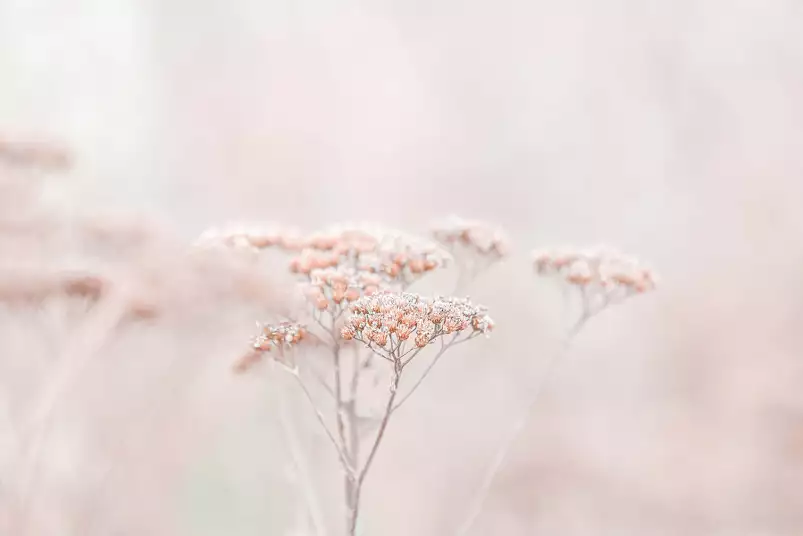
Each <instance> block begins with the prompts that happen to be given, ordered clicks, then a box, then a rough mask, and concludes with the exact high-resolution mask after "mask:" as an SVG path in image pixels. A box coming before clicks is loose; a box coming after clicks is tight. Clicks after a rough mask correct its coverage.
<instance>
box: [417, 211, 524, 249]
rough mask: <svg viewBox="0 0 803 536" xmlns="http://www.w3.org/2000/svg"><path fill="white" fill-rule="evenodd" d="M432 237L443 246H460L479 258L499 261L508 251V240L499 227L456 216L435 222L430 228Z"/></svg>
mask: <svg viewBox="0 0 803 536" xmlns="http://www.w3.org/2000/svg"><path fill="white" fill-rule="evenodd" d="M432 235H433V236H434V237H435V239H436V240H438V241H439V242H441V243H443V244H448V245H450V246H453V247H454V246H457V245H460V246H462V247H464V248H465V249H468V250H470V251H472V252H473V253H474V254H476V255H479V256H487V257H491V258H496V259H501V258H502V257H504V256H506V255H507V253H508V250H509V249H510V246H509V241H508V238H507V236H506V235H505V233H504V232H503V231H502V229H501V228H500V227H498V226H494V225H491V224H489V223H485V222H481V221H473V220H467V219H463V218H459V217H457V216H450V217H449V218H446V219H444V220H443V221H440V222H436V223H435V224H434V225H433V226H432Z"/></svg>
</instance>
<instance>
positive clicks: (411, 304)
mask: <svg viewBox="0 0 803 536" xmlns="http://www.w3.org/2000/svg"><path fill="white" fill-rule="evenodd" d="M348 326H349V329H348V330H346V331H345V333H347V334H348V336H350V337H352V338H354V339H356V340H361V341H363V342H365V343H366V344H367V343H370V342H373V343H374V344H377V345H379V346H380V347H384V346H385V345H386V344H387V343H390V346H391V347H393V346H394V345H396V344H400V343H399V341H405V340H407V339H408V338H409V337H410V335H411V334H412V333H413V332H415V344H416V346H418V347H424V346H426V345H427V344H429V343H430V342H432V340H434V339H435V338H437V337H439V336H441V335H444V334H448V333H456V332H460V331H463V330H466V329H469V328H470V329H471V330H472V332H478V333H488V332H489V331H490V330H491V329H492V327H493V322H492V321H491V319H490V318H489V317H488V315H487V314H486V312H485V309H484V308H483V307H479V306H475V305H473V304H471V302H470V301H469V300H467V299H460V298H443V297H438V298H424V297H421V296H419V295H417V294H411V293H406V292H402V293H396V292H389V291H385V292H380V293H378V294H375V295H373V296H366V297H363V298H360V299H359V300H357V301H356V302H355V303H354V304H353V305H352V306H351V316H350V318H349V322H348ZM394 339H396V341H394Z"/></svg>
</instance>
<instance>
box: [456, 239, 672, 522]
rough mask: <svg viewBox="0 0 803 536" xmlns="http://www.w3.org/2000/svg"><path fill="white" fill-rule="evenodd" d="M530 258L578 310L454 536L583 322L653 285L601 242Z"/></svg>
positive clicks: (473, 514) (648, 273)
mask: <svg viewBox="0 0 803 536" xmlns="http://www.w3.org/2000/svg"><path fill="white" fill-rule="evenodd" d="M533 259H534V268H535V272H536V274H538V275H539V276H542V277H549V278H554V279H556V280H557V281H558V283H559V284H560V285H561V286H562V287H563V290H564V292H565V293H564V296H565V297H566V298H567V299H566V302H567V303H566V305H567V306H569V307H570V306H571V302H572V299H573V298H576V299H577V301H579V304H580V307H579V309H580V311H579V314H577V315H576V316H577V317H576V318H575V319H574V320H573V322H572V323H571V326H570V327H569V328H568V330H567V332H566V335H565V337H564V340H563V343H562V345H561V347H560V349H559V350H558V351H557V352H556V353H555V354H553V355H552V357H551V358H550V360H549V362H548V364H547V368H546V371H545V372H544V374H542V375H541V377H540V379H539V382H538V384H537V385H535V386H534V388H533V390H532V393H531V395H530V400H529V402H528V403H527V405H526V406H525V410H524V412H523V413H522V415H521V416H520V417H519V418H518V419H517V420H516V421H515V422H514V424H513V426H512V427H511V429H510V431H509V433H508V434H507V435H506V436H505V437H504V438H503V440H502V442H501V443H500V445H499V447H498V449H497V451H496V453H495V455H494V457H493V459H492V461H491V464H490V465H489V466H488V469H487V470H486V472H485V474H484V475H483V478H482V480H481V483H480V485H479V486H478V488H477V490H476V492H475V494H474V497H473V500H472V502H471V505H470V507H469V510H468V513H467V515H466V517H465V518H464V520H463V522H462V523H461V525H460V526H459V528H458V530H457V532H456V534H457V535H458V536H466V535H467V534H469V532H470V531H471V529H472V527H473V526H474V522H475V521H476V520H477V518H478V517H479V515H480V513H481V512H482V508H483V505H484V504H485V501H486V499H487V497H488V495H489V493H490V490H491V486H492V484H493V481H494V479H495V477H496V476H497V475H498V473H499V471H500V470H501V468H502V465H503V464H504V462H505V459H506V458H507V455H508V453H509V452H510V448H511V447H512V446H513V443H514V442H515V440H516V439H517V438H518V437H519V436H520V435H521V433H522V432H523V431H524V428H525V426H526V425H527V422H528V421H529V418H530V415H531V414H532V411H533V409H534V407H535V406H536V403H537V402H538V400H539V398H540V395H541V392H542V390H543V387H544V385H545V384H546V382H547V381H548V379H549V378H550V376H551V374H552V371H553V370H554V368H555V365H556V363H557V362H558V361H560V359H561V358H562V357H563V356H564V355H565V354H566V353H567V352H568V350H569V348H570V346H571V344H572V342H573V341H574V339H575V337H577V335H578V334H579V333H580V331H581V330H582V329H583V327H584V326H585V325H586V323H587V322H588V321H589V320H590V319H591V318H592V317H594V316H595V315H598V314H599V313H601V312H602V311H604V310H605V309H606V308H607V307H609V306H611V305H614V304H618V303H621V302H623V301H624V300H626V299H628V298H630V297H632V296H635V295H638V294H643V293H645V292H647V291H650V290H653V289H654V288H655V285H656V276H655V274H654V273H653V272H652V270H650V269H648V268H645V267H643V266H642V265H641V264H640V263H639V262H638V261H637V260H636V259H633V258H629V257H626V256H623V255H621V254H620V253H618V252H616V251H615V250H613V249H609V248H605V247H597V248H593V249H589V250H578V249H571V248H569V249H565V250H561V251H557V252H549V251H543V252H542V251H537V252H535V253H534V254H533Z"/></svg>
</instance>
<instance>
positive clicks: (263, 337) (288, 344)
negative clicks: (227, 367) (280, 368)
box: [234, 322, 307, 372]
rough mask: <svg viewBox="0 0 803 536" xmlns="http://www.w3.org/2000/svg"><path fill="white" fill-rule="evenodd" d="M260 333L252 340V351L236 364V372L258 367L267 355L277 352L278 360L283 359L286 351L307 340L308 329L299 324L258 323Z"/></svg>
mask: <svg viewBox="0 0 803 536" xmlns="http://www.w3.org/2000/svg"><path fill="white" fill-rule="evenodd" d="M257 327H258V328H259V333H258V334H257V335H256V336H255V337H254V338H253V339H251V350H250V351H249V352H247V353H246V354H245V355H244V356H243V357H241V358H240V359H239V360H238V361H237V362H236V363H235V364H234V370H235V371H236V372H245V371H247V370H248V369H250V368H251V367H253V366H254V365H256V364H257V363H258V362H259V361H260V360H261V359H262V357H263V355H264V354H265V353H268V352H273V351H274V350H276V351H277V353H278V356H277V358H281V357H283V355H284V353H285V351H286V350H289V349H292V348H295V347H296V346H297V345H298V344H300V343H301V342H303V341H305V340H306V338H307V328H306V326H304V325H303V324H299V323H297V322H281V323H279V324H261V323H259V322H257Z"/></svg>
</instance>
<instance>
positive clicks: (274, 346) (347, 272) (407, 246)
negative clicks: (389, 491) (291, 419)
mask: <svg viewBox="0 0 803 536" xmlns="http://www.w3.org/2000/svg"><path fill="white" fill-rule="evenodd" d="M228 229H230V230H229V231H225V232H219V231H212V232H207V233H204V235H203V236H202V239H201V240H200V242H199V243H200V244H203V245H209V244H217V245H224V246H230V247H235V248H241V247H246V248H249V249H254V250H262V249H265V248H274V247H275V248H278V249H280V250H283V251H287V252H291V253H295V255H294V256H293V257H292V258H291V259H290V261H289V271H290V272H291V273H293V274H295V275H296V276H297V277H299V279H300V280H301V282H300V291H301V294H302V295H303V296H304V297H305V299H306V301H307V304H308V305H307V308H306V309H305V310H302V311H301V312H300V313H299V314H300V315H301V316H306V317H308V318H309V319H310V320H311V322H312V324H314V325H315V326H316V329H318V330H319V333H317V334H316V333H312V332H311V331H310V330H309V329H307V327H306V326H304V325H302V324H299V323H298V322H297V321H284V322H279V323H274V324H259V329H260V332H259V333H258V334H257V336H256V337H255V338H254V340H253V344H252V348H251V349H250V350H249V352H247V353H246V354H245V355H244V356H243V357H242V358H241V359H240V360H238V361H237V362H236V363H235V365H234V369H235V371H237V372H245V371H247V370H250V369H251V368H253V366H254V365H256V364H257V363H259V362H260V361H262V359H263V357H265V356H271V357H273V358H274V359H273V362H274V363H277V364H279V365H280V366H281V367H282V368H283V370H285V371H286V372H288V373H289V374H290V375H291V376H293V378H295V380H296V382H297V383H298V385H299V386H300V388H301V390H302V392H303V393H304V395H305V397H306V399H307V400H308V401H309V402H310V404H312V406H313V408H314V413H315V415H316V418H317V420H318V422H319V424H320V425H321V427H322V428H323V430H324V431H325V432H326V435H327V437H328V438H329V440H330V442H331V443H332V445H333V446H334V448H335V450H336V452H337V454H338V459H339V461H340V464H341V468H342V470H343V474H344V501H345V511H346V534H348V535H350V536H351V535H354V534H355V533H356V530H357V522H358V519H359V513H360V504H361V496H362V490H363V486H364V483H365V480H366V478H367V476H368V473H369V470H370V468H371V466H372V464H373V461H374V458H375V456H376V453H377V452H378V450H379V447H380V445H381V443H382V440H383V438H384V435H385V430H386V428H387V426H388V423H389V421H390V418H391V416H392V415H393V413H394V412H395V411H396V410H397V409H398V408H399V407H401V405H402V404H403V403H404V402H405V401H406V400H407V399H408V398H409V396H410V395H411V394H412V393H413V392H414V391H415V390H416V389H417V388H418V387H419V385H420V384H421V382H422V381H423V379H424V378H425V377H426V376H427V374H428V373H429V371H430V370H431V369H432V367H433V366H434V364H435V363H436V362H437V361H438V359H439V358H440V357H441V356H442V355H444V354H445V353H446V351H447V350H448V349H450V348H452V347H454V346H455V345H457V344H461V343H463V342H466V341H468V340H471V339H474V338H475V337H476V336H478V335H480V334H488V333H490V331H491V330H492V329H493V322H492V321H491V319H490V318H489V317H488V316H487V314H486V312H485V309H484V308H482V307H478V306H475V305H473V304H472V303H471V302H470V301H469V300H468V299H459V298H453V297H435V298H426V297H422V296H419V295H417V294H412V293H408V292H405V289H407V288H408V287H409V286H410V285H412V284H413V283H414V282H415V281H417V280H418V279H419V278H421V277H422V276H424V275H425V274H427V273H429V272H431V271H433V270H435V269H437V268H439V267H442V266H446V265H447V264H448V262H449V260H450V255H449V254H448V253H447V252H446V251H444V250H443V249H442V248H440V247H438V246H437V245H435V244H434V243H431V242H429V241H427V240H424V239H420V238H417V237H413V236H411V235H408V234H406V233H399V232H396V231H393V230H388V229H384V228H379V227H375V226H366V225H362V226H356V225H345V226H338V227H333V228H331V229H327V230H324V231H322V232H318V233H314V234H311V235H309V236H303V235H298V234H296V233H293V234H291V235H290V236H289V237H286V236H284V235H283V234H282V233H275V232H264V231H261V230H260V229H264V227H260V226H251V227H247V228H246V227H242V226H237V227H228ZM308 341H313V342H315V343H316V345H318V346H320V345H323V346H325V347H327V348H328V349H329V352H330V355H331V369H332V370H331V374H332V376H333V378H332V386H331V387H330V385H329V383H328V382H326V381H325V380H323V379H322V378H320V377H318V376H316V379H317V380H318V383H319V384H321V385H322V386H323V387H324V388H325V390H326V391H327V393H328V394H329V396H330V397H331V398H332V400H333V403H334V408H333V409H334V426H331V425H330V424H329V423H328V422H327V418H326V415H325V412H324V411H322V410H321V409H319V408H318V407H317V405H316V402H315V397H314V396H313V394H312V392H311V390H310V388H309V387H308V386H307V384H306V382H305V381H304V380H303V379H302V374H301V372H300V368H299V365H298V363H297V361H296V358H295V356H296V354H297V353H298V351H299V347H300V346H299V345H301V344H303V343H306V342H308ZM436 341H437V342H439V344H436ZM431 345H436V346H437V347H438V348H437V351H436V352H435V354H434V356H432V357H431V358H430V362H429V365H428V366H427V367H426V368H425V369H424V372H423V374H421V375H420V376H419V377H418V378H417V379H416V380H415V381H414V382H413V383H412V385H411V387H410V388H409V389H408V390H407V392H406V393H404V394H401V395H400V393H399V387H400V382H401V378H402V372H403V371H404V370H405V369H406V367H407V366H408V365H409V364H410V363H411V361H412V360H413V358H415V357H416V356H418V354H419V353H420V352H421V351H423V350H424V349H426V348H428V347H429V346H431ZM361 346H362V347H363V348H364V349H366V350H367V353H366V352H363V351H361ZM348 349H350V350H351V353H352V358H351V361H350V363H349V364H346V363H345V362H344V359H343V357H344V353H345V351H346V350H348ZM288 356H292V357H288ZM377 359H379V360H381V361H380V362H385V363H387V367H386V370H385V373H386V375H387V376H388V377H389V378H388V380H387V381H388V395H387V398H386V400H385V402H384V404H382V406H381V407H380V408H379V412H378V415H377V416H376V417H375V418H374V419H373V424H374V427H375V430H373V429H369V430H367V431H366V428H365V427H364V426H363V424H364V420H365V418H364V417H362V415H363V414H364V413H365V412H366V411H369V410H368V409H367V408H365V407H364V406H367V405H370V404H369V402H370V400H366V399H365V397H363V396H361V394H362V393H361V390H360V384H361V381H360V380H361V377H362V376H363V375H364V374H366V373H367V372H368V371H370V370H372V369H374V368H376V366H375V363H376V362H377ZM369 420H371V419H369ZM285 428H287V426H285ZM332 429H334V431H332ZM369 432H373V435H372V436H370V435H369V436H367V437H366V434H367V433H369ZM288 433H289V431H288ZM365 448H367V454H365V455H363V452H365ZM295 457H297V456H295ZM296 463H298V462H296ZM308 495H309V494H308ZM308 502H310V500H309V499H308ZM309 508H310V510H311V511H313V510H315V509H316V508H315V506H314V505H313V504H309ZM316 525H317V526H318V529H319V530H322V529H321V527H320V523H316Z"/></svg>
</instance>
